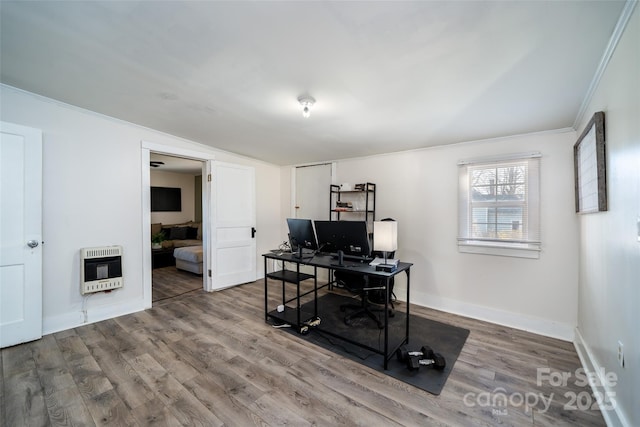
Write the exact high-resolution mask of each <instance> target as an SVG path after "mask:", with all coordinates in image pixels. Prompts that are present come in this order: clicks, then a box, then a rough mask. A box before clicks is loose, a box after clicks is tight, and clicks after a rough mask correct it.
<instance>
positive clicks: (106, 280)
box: [80, 246, 122, 295]
mask: <svg viewBox="0 0 640 427" xmlns="http://www.w3.org/2000/svg"><path fill="white" fill-rule="evenodd" d="M80 266H81V267H80V269H81V273H80V293H81V294H82V295H84V294H89V293H93V292H103V291H110V290H112V289H118V288H121V287H122V246H103V247H98V248H82V249H80Z"/></svg>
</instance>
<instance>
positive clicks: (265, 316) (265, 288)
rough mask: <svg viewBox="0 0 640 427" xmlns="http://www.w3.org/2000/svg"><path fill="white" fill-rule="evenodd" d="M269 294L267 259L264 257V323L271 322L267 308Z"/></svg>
mask: <svg viewBox="0 0 640 427" xmlns="http://www.w3.org/2000/svg"><path fill="white" fill-rule="evenodd" d="M267 292H268V285H267V257H264V321H265V322H267V321H268V320H269V316H268V315H267V313H268V311H267V310H268V308H267Z"/></svg>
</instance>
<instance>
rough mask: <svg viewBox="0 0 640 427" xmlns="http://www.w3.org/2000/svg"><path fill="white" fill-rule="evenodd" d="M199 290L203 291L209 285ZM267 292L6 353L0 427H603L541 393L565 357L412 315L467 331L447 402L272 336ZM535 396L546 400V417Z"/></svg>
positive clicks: (240, 291) (555, 344)
mask: <svg viewBox="0 0 640 427" xmlns="http://www.w3.org/2000/svg"><path fill="white" fill-rule="evenodd" d="M191 279H192V280H193V281H194V282H199V283H200V285H199V286H201V283H202V282H201V280H202V279H201V278H200V277H198V276H195V275H193V277H192V278H191ZM263 289H264V288H263V282H262V281H259V282H256V283H250V284H246V285H242V286H237V287H234V288H231V289H227V290H224V291H220V292H215V293H210V294H208V293H205V292H203V291H201V290H199V291H193V292H188V293H185V294H183V295H180V296H177V297H175V298H170V299H164V300H163V301H162V302H161V304H154V307H153V308H152V309H150V310H146V311H144V312H140V313H135V314H131V315H127V316H122V317H118V318H115V319H111V320H107V321H104V322H99V323H95V324H91V325H86V326H82V327H78V328H75V329H72V330H68V331H64V332H60V333H56V334H52V335H47V336H45V337H43V338H42V339H41V340H39V341H35V342H32V343H27V344H22V345H18V346H15V347H10V348H6V349H3V350H2V352H1V356H2V357H1V358H0V371H1V372H2V375H1V376H0V386H1V387H0V424H1V425H2V426H49V425H85V426H93V425H115V426H129V425H131V426H135V425H140V426H145V425H175V426H178V425H200V426H223V425H226V426H249V425H260V426H280V425H293V426H307V425H318V426H338V425H344V426H353V425H363V426H394V425H398V426H427V425H429V426H430V425H446V426H494V425H505V426H508V425H514V426H530V425H542V426H559V425H580V426H602V425H605V423H604V420H603V418H602V416H601V414H600V412H599V411H597V410H584V411H579V410H570V409H569V408H566V407H565V405H567V404H568V403H570V401H569V399H568V398H567V397H565V393H566V394H567V396H570V395H571V393H575V394H577V393H580V392H585V391H586V392H587V393H588V394H589V395H590V394H591V391H590V389H588V388H582V387H578V386H577V385H576V384H575V382H574V381H571V380H570V381H568V383H567V384H566V385H563V386H561V387H551V386H550V385H549V382H548V381H542V382H541V384H537V382H538V381H537V371H536V369H537V368H549V369H550V371H551V372H560V373H562V372H570V373H572V375H573V374H574V372H575V370H576V369H578V368H579V366H580V364H579V360H578V356H577V355H576V352H575V350H574V348H573V345H572V344H570V343H566V342H563V341H559V340H554V339H551V338H546V337H541V336H538V335H534V334H530V333H527V332H522V331H518V330H514V329H509V328H506V327H502V326H498V325H493V324H489V323H485V322H480V321H476V320H472V319H467V318H463V317H460V316H455V315H451V314H447V313H442V312H438V311H434V310H430V309H426V308H422V307H413V306H412V312H413V313H414V314H417V315H420V316H426V317H429V318H432V319H434V320H438V321H442V322H446V323H450V324H454V325H457V326H461V327H465V328H468V329H470V330H471V334H470V336H469V338H468V340H467V342H466V344H465V346H464V348H463V350H462V353H461V355H460V357H459V359H458V361H457V362H456V364H455V367H454V369H453V372H452V373H451V375H450V377H449V379H448V381H447V383H446V385H445V387H444V390H443V392H442V394H441V395H440V396H433V395H431V394H429V393H426V392H424V391H422V390H420V389H417V388H415V387H412V386H410V385H407V384H405V383H403V382H400V381H398V380H395V379H393V378H391V377H388V376H386V375H384V374H382V373H380V372H377V371H374V370H372V369H369V368H366V367H364V366H362V365H360V364H358V363H356V362H353V361H350V360H347V359H344V358H342V357H340V356H337V355H336V354H334V353H331V352H329V351H327V350H324V349H322V348H319V347H316V346H313V345H311V344H308V343H306V342H305V341H304V340H303V339H301V337H300V336H297V335H292V334H289V333H287V332H285V331H282V330H278V329H274V328H272V327H271V326H269V325H268V324H266V323H265V322H264V312H263V310H264V292H263ZM276 293H277V292H276ZM274 294H275V293H274ZM274 296H275V295H274ZM273 303H274V304H276V302H275V301H273ZM400 309H402V307H400ZM540 393H541V394H543V395H544V397H545V398H546V399H549V398H551V404H550V405H549V407H548V409H546V410H545V405H544V403H543V401H542V400H540V399H539V394H540ZM501 396H504V397H505V398H506V406H504V405H502V403H503V400H501V399H500V397H501ZM534 396H538V400H537V401H534V399H533V397H534ZM523 400H524V401H526V400H528V401H529V403H530V404H529V405H528V406H527V405H526V404H524V402H523Z"/></svg>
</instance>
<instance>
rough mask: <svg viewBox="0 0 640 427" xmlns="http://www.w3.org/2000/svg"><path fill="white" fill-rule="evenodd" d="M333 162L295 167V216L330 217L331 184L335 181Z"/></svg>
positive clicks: (324, 218) (309, 217) (326, 218)
mask: <svg viewBox="0 0 640 427" xmlns="http://www.w3.org/2000/svg"><path fill="white" fill-rule="evenodd" d="M334 167H335V164H333V163H324V164H319V165H309V166H297V167H296V168H295V169H294V173H295V176H294V180H295V187H294V189H295V190H294V191H295V197H294V211H293V212H292V214H293V215H294V217H295V218H308V219H313V220H320V219H322V220H328V219H330V218H331V217H330V214H329V209H330V201H329V195H330V192H329V186H330V185H331V184H332V183H333V181H332V180H333V176H334Z"/></svg>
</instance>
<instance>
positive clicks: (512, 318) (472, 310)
mask: <svg viewBox="0 0 640 427" xmlns="http://www.w3.org/2000/svg"><path fill="white" fill-rule="evenodd" d="M405 289H406V288H405ZM405 289H396V290H395V294H396V295H397V296H398V297H399V298H400V299H402V297H403V296H404V295H405V294H406V290H405ZM411 303H412V304H416V305H420V306H423V307H428V308H433V309H435V310H440V311H446V312H447V313H453V314H458V315H460V316H465V317H471V318H473V319H477V320H483V321H485V322H490V323H496V324H498V325H503V326H508V327H510V328H514V329H520V330H523V331H527V332H532V333H534V334H538V335H544V336H546V337H551V338H557V339H560V340H563V341H568V342H573V340H574V330H575V325H571V324H568V323H562V322H556V321H553V320H548V319H543V318H540V317H534V316H527V315H523V314H520V313H513V312H509V311H504V310H497V309H495V308H490V307H485V306H480V305H475V304H469V303H467V302H463V301H458V300H454V299H450V298H443V297H438V296H434V295H431V294H425V293H421V292H416V291H414V290H413V289H412V290H411Z"/></svg>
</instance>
